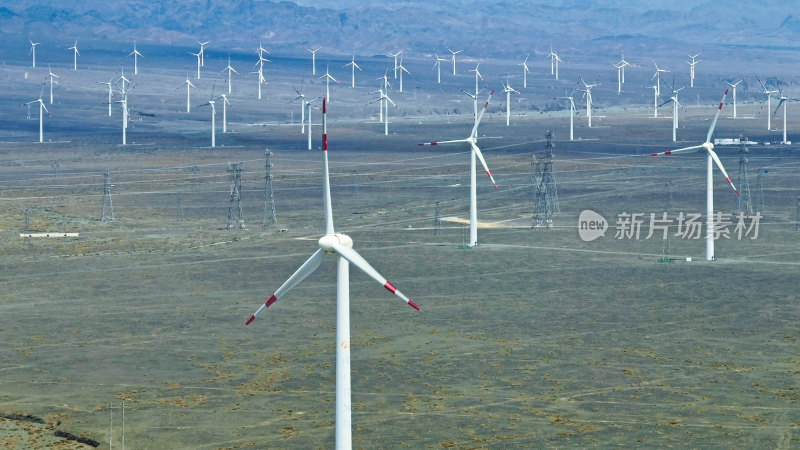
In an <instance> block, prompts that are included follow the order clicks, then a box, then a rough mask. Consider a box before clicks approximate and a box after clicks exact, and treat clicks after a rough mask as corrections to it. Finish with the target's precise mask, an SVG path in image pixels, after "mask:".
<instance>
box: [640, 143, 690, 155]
mask: <svg viewBox="0 0 800 450" xmlns="http://www.w3.org/2000/svg"><path fill="white" fill-rule="evenodd" d="M699 148H703V146H702V145H693V146H691V147H683V148H679V149H675V150H667V151H665V152H659V153H651V154H650V156H664V155H671V154H673V153H680V152H688V151H689V150H697V149H699Z"/></svg>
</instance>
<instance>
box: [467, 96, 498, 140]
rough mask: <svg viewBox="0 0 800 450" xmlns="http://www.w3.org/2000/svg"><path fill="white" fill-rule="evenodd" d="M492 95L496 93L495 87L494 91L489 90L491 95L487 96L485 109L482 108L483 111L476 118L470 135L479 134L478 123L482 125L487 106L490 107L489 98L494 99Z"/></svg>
mask: <svg viewBox="0 0 800 450" xmlns="http://www.w3.org/2000/svg"><path fill="white" fill-rule="evenodd" d="M492 95H494V89H492V92H489V97H487V98H486V102H485V103H484V104H483V109H481V112H480V113H478V118H477V119H476V120H475V125H474V126H473V127H472V133H470V136H472V137H476V136H477V135H478V125H480V123H481V119H483V114H484V113H485V112H486V108H488V107H489V100H491V99H492Z"/></svg>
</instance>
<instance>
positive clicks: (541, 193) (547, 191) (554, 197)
mask: <svg viewBox="0 0 800 450" xmlns="http://www.w3.org/2000/svg"><path fill="white" fill-rule="evenodd" d="M545 139H546V141H545V147H544V148H545V151H544V153H542V154H540V155H539V156H538V157H537V158H536V163H535V167H534V175H533V176H534V183H536V192H535V203H534V209H533V221H532V223H531V228H534V229H535V228H539V227H547V228H551V227H552V226H553V214H554V213H557V212H560V208H559V205H558V189H557V188H556V179H555V174H554V173H553V148H554V145H553V132H552V131H550V130H548V131H547V132H546V133H545Z"/></svg>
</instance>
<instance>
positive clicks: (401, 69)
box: [387, 58, 411, 108]
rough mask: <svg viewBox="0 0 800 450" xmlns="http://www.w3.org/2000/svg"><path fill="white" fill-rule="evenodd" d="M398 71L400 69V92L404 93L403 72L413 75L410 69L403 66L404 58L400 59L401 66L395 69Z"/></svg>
mask: <svg viewBox="0 0 800 450" xmlns="http://www.w3.org/2000/svg"><path fill="white" fill-rule="evenodd" d="M398 69H400V92H403V72H405V73H407V74H409V75H411V72H409V71H408V69H406V68H405V66H403V58H400V65H398V66H397V67H395V68H394V70H395V71H397V70H398ZM387 108H388V105H387Z"/></svg>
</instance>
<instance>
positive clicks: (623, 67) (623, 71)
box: [614, 52, 631, 84]
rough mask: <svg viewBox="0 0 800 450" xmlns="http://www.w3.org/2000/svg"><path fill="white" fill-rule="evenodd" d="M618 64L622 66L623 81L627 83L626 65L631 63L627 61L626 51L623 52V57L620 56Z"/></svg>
mask: <svg viewBox="0 0 800 450" xmlns="http://www.w3.org/2000/svg"><path fill="white" fill-rule="evenodd" d="M617 64H619V65H621V66H622V67H621V74H622V77H621V83H622V84H625V67H627V66H630V65H631V63H629V62H628V61H625V53H624V52H623V53H622V57H621V58H620V60H619V62H618V63H617ZM617 64H614V65H615V66H616V65H617Z"/></svg>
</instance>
